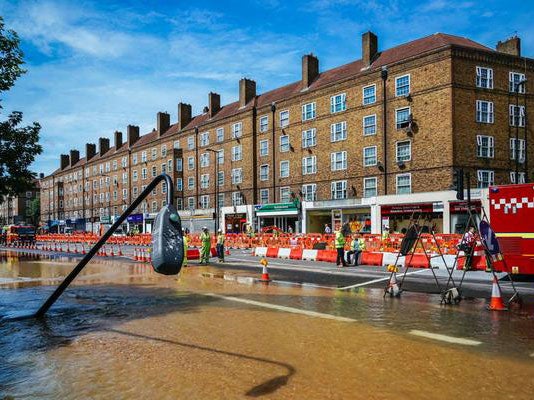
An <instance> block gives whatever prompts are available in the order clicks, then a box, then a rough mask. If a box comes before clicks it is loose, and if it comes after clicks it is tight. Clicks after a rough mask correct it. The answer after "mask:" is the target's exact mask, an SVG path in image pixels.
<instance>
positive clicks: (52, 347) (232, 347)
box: [0, 255, 534, 399]
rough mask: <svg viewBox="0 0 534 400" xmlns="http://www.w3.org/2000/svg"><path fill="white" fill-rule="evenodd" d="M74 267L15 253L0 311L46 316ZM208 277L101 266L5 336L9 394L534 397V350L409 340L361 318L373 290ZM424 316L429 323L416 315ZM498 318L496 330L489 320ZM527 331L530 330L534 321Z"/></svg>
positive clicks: (3, 272)
mask: <svg viewBox="0 0 534 400" xmlns="http://www.w3.org/2000/svg"><path fill="white" fill-rule="evenodd" d="M73 265H74V263H73V261H70V260H67V259H34V260H29V259H19V258H17V257H6V256H5V255H4V257H3V258H0V314H1V313H6V312H8V311H13V310H16V309H21V308H24V309H36V308H37V307H38V306H39V305H40V303H41V302H42V301H43V300H44V299H45V298H46V296H47V295H49V294H50V293H51V291H52V289H53V288H54V286H51V285H56V284H57V283H58V282H57V280H56V281H54V278H58V277H60V276H64V275H65V274H66V273H68V271H70V269H71V268H72V267H73ZM206 271H210V269H209V268H207V267H205V268H197V267H190V268H187V269H184V270H182V273H181V274H180V275H179V276H178V277H164V276H159V275H156V274H154V273H153V272H152V271H151V270H150V268H149V267H147V266H144V265H139V264H126V263H112V262H99V263H94V264H92V265H90V266H89V267H87V268H86V270H85V271H84V275H82V276H80V277H79V279H77V280H76V281H75V285H74V286H72V287H71V288H69V289H68V290H67V291H66V292H65V294H64V296H63V297H62V298H61V299H60V301H59V302H58V304H57V305H56V306H54V307H53V308H52V309H51V310H50V311H51V312H50V315H49V316H48V317H47V318H46V319H45V320H43V321H41V322H39V321H20V322H11V323H4V324H2V325H1V326H0V354H1V357H2V358H3V361H2V363H0V398H2V397H3V396H13V397H14V398H15V399H19V398H21V399H22V398H24V399H26V398H28V399H89V398H90V399H182V398H187V399H237V398H249V397H259V398H277V399H297V398H299V399H300V398H302V399H391V398H396V399H451V398H481V399H503V398H508V399H532V398H533V396H534V395H533V393H534V379H532V377H533V376H534V358H532V357H530V356H529V354H528V351H527V350H525V351H526V353H525V351H523V350H522V353H525V355H524V356H523V357H522V356H520V355H518V354H515V353H513V352H512V351H510V352H508V351H506V352H503V353H502V354H501V353H500V352H499V351H490V350H489V349H481V348H478V347H477V346H462V345H458V344H446V343H441V342H435V341H431V340H429V339H423V338H419V337H416V336H410V335H408V334H406V330H397V329H395V326H388V324H387V323H384V324H383V326H377V325H376V324H370V323H369V322H368V321H367V318H364V317H363V316H364V315H365V312H366V308H369V310H373V309H374V308H373V307H375V306H374V305H373V306H371V305H370V304H372V302H373V301H378V300H377V299H378V298H379V297H381V296H380V294H378V295H377V294H376V293H375V292H373V291H367V292H366V291H360V292H358V293H341V294H340V293H338V292H336V291H332V290H327V289H315V288H300V287H291V286H287V287H284V286H274V285H269V286H264V285H255V284H250V285H247V284H242V283H238V282H236V281H229V280H225V279H217V278H207V277H206V275H205V274H204V275H203V273H205V272H206ZM211 276H213V275H211ZM212 294H215V295H216V296H213V295H212ZM229 298H230V299H229ZM236 298H237V299H240V300H245V301H247V302H248V303H243V302H238V301H234V300H232V299H236ZM373 299H374V300H373ZM251 301H258V302H261V303H262V304H267V305H272V304H275V305H279V306H283V307H285V306H287V307H291V308H290V309H288V310H289V311H291V310H295V309H298V310H305V312H306V311H312V312H318V313H321V314H317V315H315V316H311V315H304V314H299V313H295V312H285V311H281V310H276V309H273V308H267V307H263V306H258V305H255V304H250V302H251ZM381 301H383V300H381ZM408 303H409V301H408ZM340 304H354V307H359V309H360V310H361V313H360V314H358V317H357V318H355V317H354V316H353V315H349V314H350V313H349V312H347V313H344V312H343V307H341V306H340ZM381 304H382V303H381ZM418 304H419V305H420V307H421V309H422V310H427V309H430V310H434V309H438V308H436V307H435V304H434V305H432V306H428V307H426V306H425V305H424V303H421V304H420V303H417V302H414V303H413V305H414V306H417V305H418ZM381 307H384V305H383V304H382V306H381ZM367 312H368V311H367ZM412 312H413V314H420V313H419V310H418V309H417V308H415V309H413V310H412ZM433 312H434V313H436V315H439V311H433ZM477 312H484V311H477ZM423 314H424V313H423ZM327 315H334V316H337V317H339V318H338V319H327V317H326V316H327ZM367 315H369V319H372V315H370V313H369V312H368V314H367ZM433 315H434V314H432V313H429V314H426V316H425V317H424V318H428V326H429V330H430V329H431V327H432V328H433V329H434V330H436V329H438V327H437V326H436V323H435V322H436V321H435V320H434V321H433ZM414 318H419V317H414ZM466 318H467V320H469V319H473V318H472V317H470V316H469V315H468V316H467V317H466ZM486 318H487V319H488V320H489V323H488V324H489V325H491V324H492V322H491V315H489V314H487V315H486ZM524 323H525V324H527V325H529V326H532V320H531V319H526V320H525V321H524ZM475 339H476V338H475ZM532 343H534V341H533V342H531V341H530V338H528V340H526V342H525V343H522V345H521V346H523V347H522V349H523V348H524V349H529V348H533V347H532ZM512 345H513V343H512ZM482 347H484V346H482ZM488 347H489V346H488ZM533 352H534V350H533Z"/></svg>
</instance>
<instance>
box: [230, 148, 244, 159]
mask: <svg viewBox="0 0 534 400" xmlns="http://www.w3.org/2000/svg"><path fill="white" fill-rule="evenodd" d="M242 159H243V146H241V145H240V144H239V145H237V146H232V161H241V160H242Z"/></svg>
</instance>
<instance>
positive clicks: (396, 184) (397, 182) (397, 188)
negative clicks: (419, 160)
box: [395, 173, 412, 194]
mask: <svg viewBox="0 0 534 400" xmlns="http://www.w3.org/2000/svg"><path fill="white" fill-rule="evenodd" d="M402 178H408V185H403V186H400V185H399V181H400V180H401V179H402ZM405 187H407V188H408V190H407V191H406V190H405V189H401V188H405ZM395 192H396V194H411V193H412V174H410V173H407V174H398V175H396V176H395Z"/></svg>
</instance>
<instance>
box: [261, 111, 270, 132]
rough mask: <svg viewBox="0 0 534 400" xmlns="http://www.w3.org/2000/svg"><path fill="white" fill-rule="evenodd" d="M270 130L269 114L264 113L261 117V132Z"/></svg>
mask: <svg viewBox="0 0 534 400" xmlns="http://www.w3.org/2000/svg"><path fill="white" fill-rule="evenodd" d="M268 130H269V116H268V115H262V116H261V117H260V133H265V132H267V131H268Z"/></svg>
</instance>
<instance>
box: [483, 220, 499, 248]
mask: <svg viewBox="0 0 534 400" xmlns="http://www.w3.org/2000/svg"><path fill="white" fill-rule="evenodd" d="M478 230H479V232H480V236H481V238H482V239H484V241H485V242H486V246H487V247H488V250H489V252H490V254H492V255H496V254H499V253H500V252H501V250H500V248H499V242H498V241H497V236H495V232H493V229H491V226H490V224H488V223H487V222H486V221H480V225H479V228H478Z"/></svg>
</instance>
